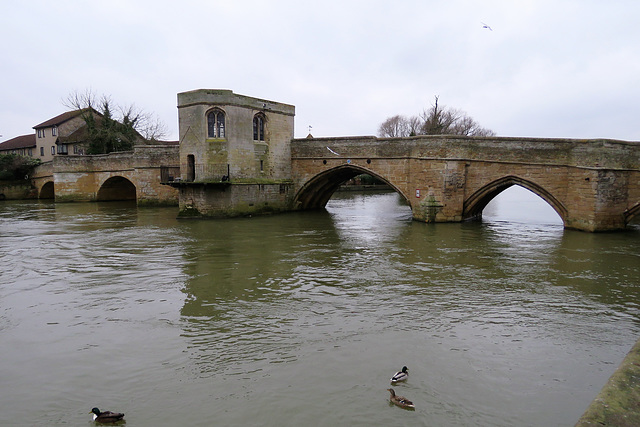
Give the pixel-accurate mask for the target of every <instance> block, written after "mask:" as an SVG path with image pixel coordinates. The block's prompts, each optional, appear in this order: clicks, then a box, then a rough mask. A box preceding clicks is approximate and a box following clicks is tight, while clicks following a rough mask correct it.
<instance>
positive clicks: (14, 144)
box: [0, 133, 36, 151]
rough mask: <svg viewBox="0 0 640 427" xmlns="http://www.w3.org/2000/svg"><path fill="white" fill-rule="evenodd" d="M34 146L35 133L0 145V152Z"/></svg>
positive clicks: (17, 137)
mask: <svg viewBox="0 0 640 427" xmlns="http://www.w3.org/2000/svg"><path fill="white" fill-rule="evenodd" d="M35 146H36V135H35V133H30V134H29V135H21V136H16V137H15V138H11V139H8V140H6V141H4V142H2V143H0V151H4V150H15V149H16V148H31V147H35Z"/></svg>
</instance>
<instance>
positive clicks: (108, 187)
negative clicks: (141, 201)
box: [96, 176, 136, 202]
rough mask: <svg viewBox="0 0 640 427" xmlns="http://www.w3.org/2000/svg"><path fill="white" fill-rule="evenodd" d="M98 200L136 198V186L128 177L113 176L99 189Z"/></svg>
mask: <svg viewBox="0 0 640 427" xmlns="http://www.w3.org/2000/svg"><path fill="white" fill-rule="evenodd" d="M96 200H97V201H98V202H104V201H115V200H136V186H135V185H134V184H133V183H132V182H131V181H129V180H128V179H127V178H124V177H122V176H112V177H111V178H109V179H107V180H106V181H105V182H104V183H103V184H102V185H101V186H100V189H99V190H98V196H97V198H96Z"/></svg>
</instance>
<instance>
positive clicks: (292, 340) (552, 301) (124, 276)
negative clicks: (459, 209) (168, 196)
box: [0, 193, 640, 426]
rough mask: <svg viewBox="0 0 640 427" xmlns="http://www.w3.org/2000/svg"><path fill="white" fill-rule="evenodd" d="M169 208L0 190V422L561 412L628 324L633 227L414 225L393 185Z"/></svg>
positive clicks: (494, 221)
mask: <svg viewBox="0 0 640 427" xmlns="http://www.w3.org/2000/svg"><path fill="white" fill-rule="evenodd" d="M516 210H517V209H516ZM511 213H512V212H510V211H509V212H507V214H511ZM176 214H177V209H175V208H166V209H165V208H152V209H138V208H136V207H135V206H125V205H122V206H120V205H118V204H110V203H109V204H106V203H105V204H68V205H51V204H42V203H31V204H29V203H26V204H23V203H9V204H1V205H0V255H1V256H2V260H3V265H4V266H5V268H3V269H2V270H0V279H1V280H0V349H1V350H0V351H1V352H2V358H1V359H2V363H1V364H0V376H2V378H3V384H4V385H5V387H3V390H4V391H0V400H1V401H3V402H5V403H6V407H7V409H6V410H5V411H3V412H2V413H0V424H2V425H48V424H60V423H62V420H63V416H62V415H60V413H63V414H72V415H71V416H70V417H69V418H68V419H65V420H64V421H65V422H68V423H74V424H77V423H79V422H83V420H84V421H86V417H85V418H82V416H81V415H77V414H80V413H86V412H88V410H89V409H90V408H91V407H93V406H96V405H98V406H102V403H103V402H105V401H107V402H109V403H110V404H109V406H111V407H113V408H116V409H117V410H121V411H123V412H125V413H127V418H128V420H129V422H130V423H132V424H133V423H135V424H136V425H193V426H197V425H203V426H205V425H209V424H210V422H209V420H211V419H215V420H216V422H218V423H220V424H221V425H255V424H256V423H257V422H258V423H260V424H263V425H282V424H284V425H299V424H305V423H308V424H313V425H316V424H322V423H326V424H350V425H381V424H391V423H394V424H401V425H403V424H404V425H454V426H455V425H469V424H476V425H492V426H500V425H503V426H507V425H540V426H546V425H571V424H573V423H575V421H576V419H577V418H578V417H579V415H580V414H581V413H582V411H583V410H584V409H585V407H586V406H587V404H588V403H589V402H590V401H591V399H592V398H593V397H594V396H595V394H596V393H597V392H598V391H599V389H600V387H601V386H602V384H604V382H605V381H606V379H607V378H608V377H609V375H610V374H611V373H612V372H613V370H614V369H615V367H616V365H617V363H619V361H620V360H622V358H623V357H624V354H625V353H626V351H628V349H629V348H630V346H631V344H632V343H633V342H634V341H635V338H636V336H637V333H638V332H639V331H640V324H639V322H638V320H639V314H640V313H639V312H638V305H637V301H638V297H639V295H638V289H639V288H640V283H639V282H638V279H637V278H638V277H640V263H639V262H638V257H640V239H638V237H639V234H638V233H640V231H631V232H630V233H603V234H589V233H580V232H574V231H565V230H563V229H562V225H561V224H557V223H554V224H549V223H546V222H544V221H543V222H542V223H527V222H522V221H518V220H515V221H514V220H506V219H504V218H500V215H502V214H503V213H502V212H500V211H498V212H496V213H495V215H493V216H492V215H485V221H484V222H482V223H465V224H424V223H418V222H413V221H411V214H410V211H409V210H408V207H407V206H404V205H401V204H400V198H399V197H398V196H397V195H395V194H393V193H389V194H375V195H371V196H364V195H338V196H337V197H336V198H335V199H332V201H331V202H330V205H329V206H328V208H327V211H326V212H304V213H293V214H287V215H278V216H273V217H262V218H251V219H235V220H229V221H178V220H177V219H176ZM402 365H407V366H409V368H410V370H411V378H410V381H409V382H407V383H406V384H403V385H402V386H401V391H402V393H403V394H405V395H408V396H411V398H412V400H414V401H415V402H416V403H417V404H418V407H417V409H416V411H415V413H411V414H402V415H403V418H401V419H399V418H398V412H397V411H395V410H394V409H395V408H389V407H388V405H387V400H388V392H386V388H387V387H388V379H389V376H390V375H391V374H392V373H393V372H395V371H397V370H398V369H399V368H400V367H401V366H402ZM96 372H107V373H109V375H108V376H107V377H106V378H105V379H103V380H102V381H101V382H100V387H96V386H95V375H96ZM7 390H11V391H10V392H9V391H7ZM33 401H38V402H40V404H39V406H38V407H37V408H35V410H34V408H33V406H32V403H33ZM78 408H82V410H79V409H78ZM24 414H29V415H27V416H25V415H24ZM354 414H356V415H354ZM25 417H28V418H25ZM319 420H321V421H319Z"/></svg>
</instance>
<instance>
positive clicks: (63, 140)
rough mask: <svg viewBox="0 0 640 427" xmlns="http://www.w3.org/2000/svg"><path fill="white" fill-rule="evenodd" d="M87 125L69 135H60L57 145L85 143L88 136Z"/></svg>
mask: <svg viewBox="0 0 640 427" xmlns="http://www.w3.org/2000/svg"><path fill="white" fill-rule="evenodd" d="M88 133H89V132H88V130H87V125H84V124H83V125H82V126H80V127H79V128H78V129H76V130H74V131H73V132H71V133H70V134H69V135H66V136H64V135H60V136H59V137H58V139H57V140H56V144H71V143H77V142H84V141H86V140H87V135H88Z"/></svg>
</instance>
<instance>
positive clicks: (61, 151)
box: [58, 144, 68, 154]
mask: <svg viewBox="0 0 640 427" xmlns="http://www.w3.org/2000/svg"><path fill="white" fill-rule="evenodd" d="M58 154H68V148H67V144H60V145H58Z"/></svg>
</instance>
